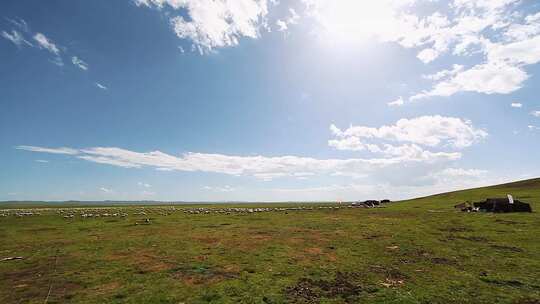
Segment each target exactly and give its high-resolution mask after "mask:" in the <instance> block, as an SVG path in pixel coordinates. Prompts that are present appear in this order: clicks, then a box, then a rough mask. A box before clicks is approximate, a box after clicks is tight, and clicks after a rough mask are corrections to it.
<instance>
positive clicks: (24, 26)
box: [6, 18, 30, 33]
mask: <svg viewBox="0 0 540 304" xmlns="http://www.w3.org/2000/svg"><path fill="white" fill-rule="evenodd" d="M6 20H7V21H8V22H9V23H11V24H13V25H15V26H16V27H18V28H19V29H20V30H21V31H23V32H25V33H28V32H29V31H30V27H29V26H28V23H26V21H24V20H23V19H21V18H17V19H11V18H6Z"/></svg>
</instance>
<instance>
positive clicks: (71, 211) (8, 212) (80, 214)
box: [0, 205, 355, 219]
mask: <svg viewBox="0 0 540 304" xmlns="http://www.w3.org/2000/svg"><path fill="white" fill-rule="evenodd" d="M354 207H355V206H351V205H333V206H294V207H258V208H251V207H177V206H163V207H161V206H159V207H158V206H156V207H93V208H82V207H73V208H33V209H28V208H27V209H1V210H0V217H8V216H14V217H31V216H40V215H51V214H56V215H58V216H61V217H63V218H65V219H73V218H81V219H87V218H101V217H106V218H107V217H115V218H125V217H127V216H150V215H153V216H157V215H161V216H167V215H171V214H173V213H178V212H183V213H185V214H190V215H191V214H193V215H196V214H224V215H231V214H253V213H262V212H283V213H288V212H299V211H313V210H339V209H343V208H354Z"/></svg>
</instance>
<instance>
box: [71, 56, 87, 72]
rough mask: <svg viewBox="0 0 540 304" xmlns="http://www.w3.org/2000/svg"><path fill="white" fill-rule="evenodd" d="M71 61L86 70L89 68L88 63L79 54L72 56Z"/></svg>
mask: <svg viewBox="0 0 540 304" xmlns="http://www.w3.org/2000/svg"><path fill="white" fill-rule="evenodd" d="M71 63H73V65H75V66H77V67H79V68H80V69H81V70H84V71H86V70H88V64H87V63H86V62H84V61H83V60H82V59H80V58H79V57H77V56H73V57H71Z"/></svg>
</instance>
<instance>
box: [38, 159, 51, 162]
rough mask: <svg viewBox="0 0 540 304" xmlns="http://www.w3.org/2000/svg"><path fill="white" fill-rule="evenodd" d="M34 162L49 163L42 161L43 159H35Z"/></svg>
mask: <svg viewBox="0 0 540 304" xmlns="http://www.w3.org/2000/svg"><path fill="white" fill-rule="evenodd" d="M36 162H38V163H48V162H49V161H48V160H44V159H36Z"/></svg>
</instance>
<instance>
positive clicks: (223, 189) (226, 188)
mask: <svg viewBox="0 0 540 304" xmlns="http://www.w3.org/2000/svg"><path fill="white" fill-rule="evenodd" d="M203 190H208V191H217V192H234V191H236V190H237V189H236V188H234V187H231V186H229V185H225V186H218V187H213V186H204V187H203Z"/></svg>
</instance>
